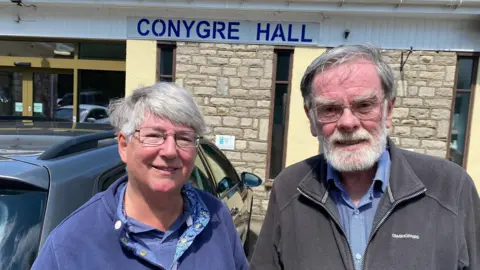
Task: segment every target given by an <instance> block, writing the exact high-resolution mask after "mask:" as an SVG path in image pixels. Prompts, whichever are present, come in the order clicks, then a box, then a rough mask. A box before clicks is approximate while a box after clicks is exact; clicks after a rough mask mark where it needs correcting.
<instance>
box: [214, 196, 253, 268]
mask: <svg viewBox="0 0 480 270" xmlns="http://www.w3.org/2000/svg"><path fill="white" fill-rule="evenodd" d="M221 213H222V215H221V217H222V222H224V223H225V226H226V229H227V235H228V238H229V240H230V243H231V244H232V249H233V260H234V264H235V270H248V260H247V256H245V251H244V250H243V245H242V241H241V240H240V236H239V235H238V232H237V229H236V228H235V225H234V224H233V221H232V216H231V214H230V212H229V211H228V208H227V206H226V205H223V204H222V210H221Z"/></svg>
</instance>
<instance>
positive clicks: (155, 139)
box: [139, 128, 165, 145]
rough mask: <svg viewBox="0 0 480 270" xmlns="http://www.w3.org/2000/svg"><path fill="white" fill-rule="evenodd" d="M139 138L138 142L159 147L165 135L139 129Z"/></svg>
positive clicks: (147, 129)
mask: <svg viewBox="0 0 480 270" xmlns="http://www.w3.org/2000/svg"><path fill="white" fill-rule="evenodd" d="M139 136H140V141H141V142H142V143H144V144H148V145H160V144H162V143H163V142H164V141H165V134H164V133H162V132H160V131H158V130H155V129H152V128H141V129H140V130H139Z"/></svg>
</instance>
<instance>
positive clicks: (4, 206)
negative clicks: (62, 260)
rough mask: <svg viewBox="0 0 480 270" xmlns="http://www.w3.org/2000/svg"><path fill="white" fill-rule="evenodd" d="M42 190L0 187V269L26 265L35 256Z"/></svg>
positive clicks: (38, 236) (39, 230) (42, 205)
mask: <svg viewBox="0 0 480 270" xmlns="http://www.w3.org/2000/svg"><path fill="white" fill-rule="evenodd" d="M45 202H46V192H41V191H28V190H15V189H0V258H1V260H0V269H30V268H31V266H32V264H33V261H34V260H35V258H36V257H37V250H38V245H39V242H40V233H41V229H42V220H43V213H44V207H45Z"/></svg>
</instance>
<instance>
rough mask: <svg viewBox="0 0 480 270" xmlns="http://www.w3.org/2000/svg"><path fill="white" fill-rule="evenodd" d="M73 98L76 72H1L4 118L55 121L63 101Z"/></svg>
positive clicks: (0, 103)
mask: <svg viewBox="0 0 480 270" xmlns="http://www.w3.org/2000/svg"><path fill="white" fill-rule="evenodd" d="M68 95H70V96H71V95H73V70H56V69H36V68H6V67H4V68H0V116H36V117H43V118H47V119H55V112H56V110H57V109H58V107H59V101H60V100H61V99H62V97H64V96H68Z"/></svg>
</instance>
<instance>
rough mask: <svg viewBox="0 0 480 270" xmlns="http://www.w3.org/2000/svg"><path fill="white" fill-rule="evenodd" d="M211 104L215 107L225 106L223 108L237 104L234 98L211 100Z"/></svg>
mask: <svg viewBox="0 0 480 270" xmlns="http://www.w3.org/2000/svg"><path fill="white" fill-rule="evenodd" d="M210 103H212V104H214V105H223V106H231V105H234V104H235V100H234V99H233V98H216V97H212V98H210Z"/></svg>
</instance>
